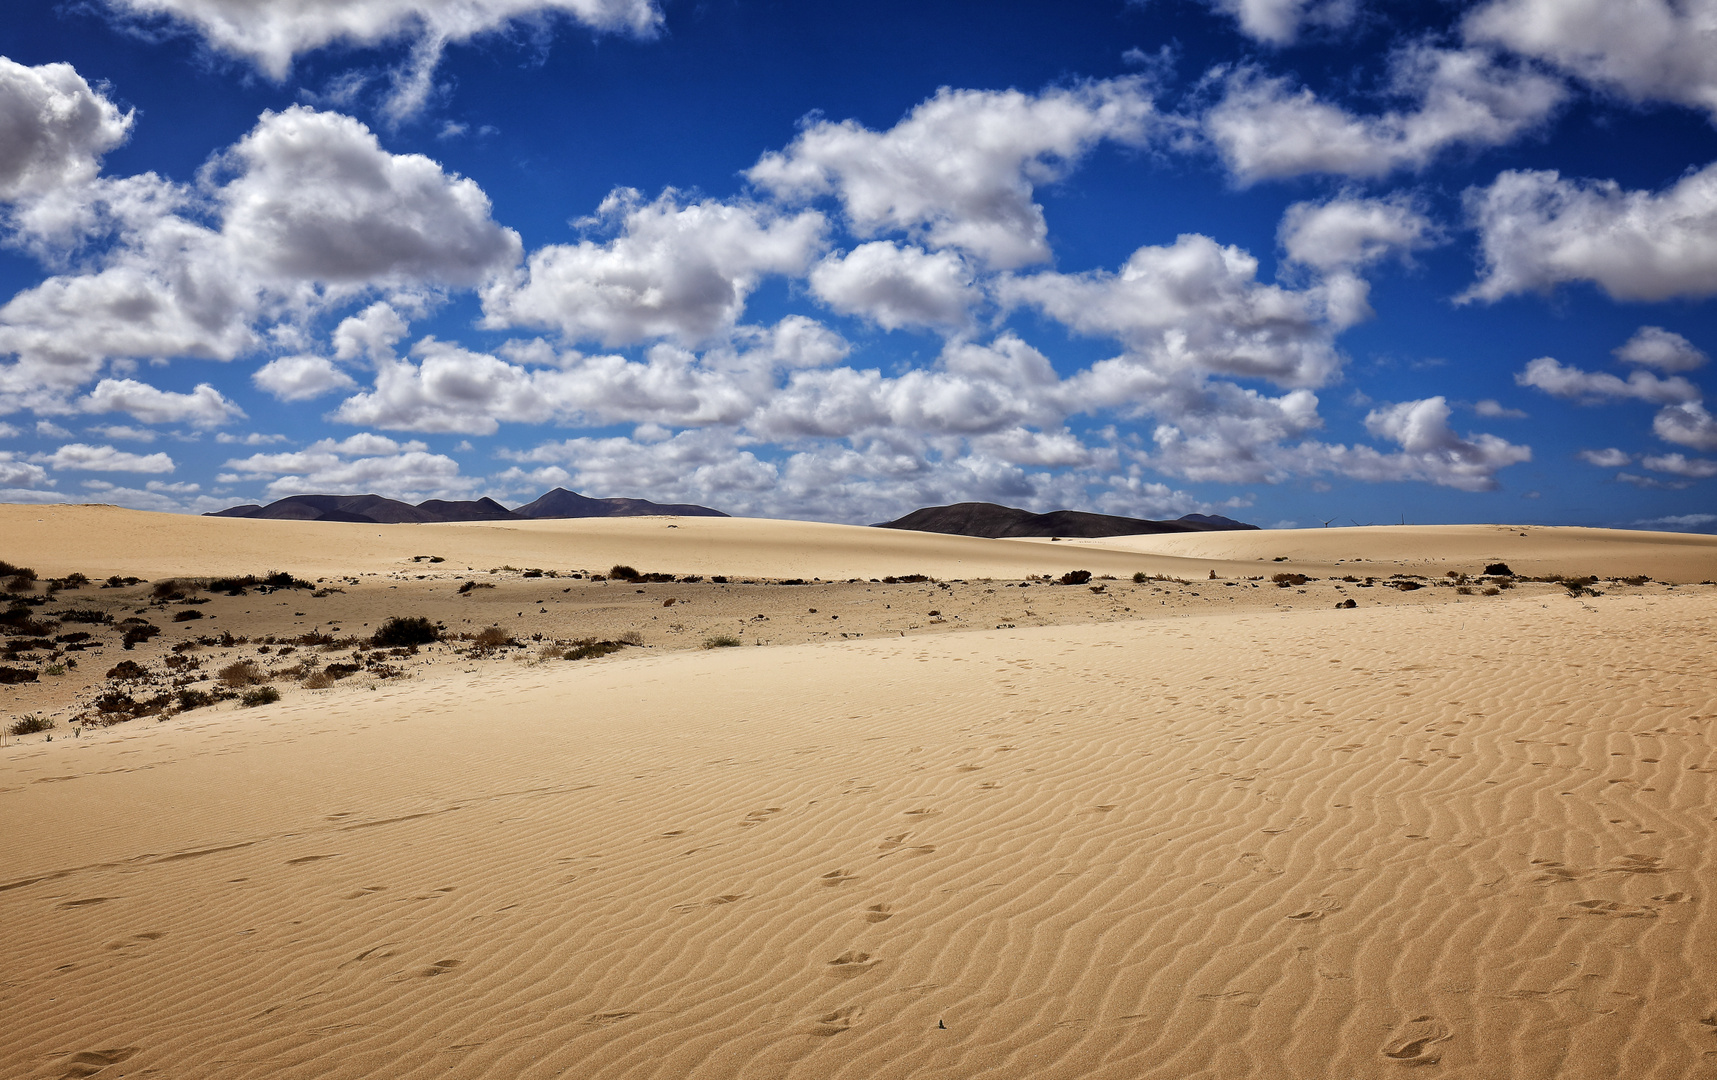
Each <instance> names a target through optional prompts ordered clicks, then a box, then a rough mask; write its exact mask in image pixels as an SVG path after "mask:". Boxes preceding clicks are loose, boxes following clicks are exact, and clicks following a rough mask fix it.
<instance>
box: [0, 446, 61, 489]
mask: <svg viewBox="0 0 1717 1080" xmlns="http://www.w3.org/2000/svg"><path fill="white" fill-rule="evenodd" d="M52 483H53V481H51V480H49V479H48V470H46V469H44V468H42V467H41V466H40V465H36V464H33V463H31V462H28V461H23V460H20V459H19V457H18V455H17V453H16V452H14V451H11V450H0V490H4V489H10V488H40V487H46V486H50V485H52Z"/></svg>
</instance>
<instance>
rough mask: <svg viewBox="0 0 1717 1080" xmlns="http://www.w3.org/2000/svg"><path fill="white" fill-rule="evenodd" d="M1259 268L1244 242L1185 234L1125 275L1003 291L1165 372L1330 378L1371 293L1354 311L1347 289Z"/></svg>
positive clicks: (1302, 382)
mask: <svg viewBox="0 0 1717 1080" xmlns="http://www.w3.org/2000/svg"><path fill="white" fill-rule="evenodd" d="M1257 275H1258V260H1257V259H1256V258H1255V257H1253V256H1252V255H1250V254H1248V253H1247V252H1245V251H1243V250H1241V249H1240V248H1237V247H1232V246H1226V247H1225V246H1222V245H1219V244H1217V243H1216V241H1214V240H1212V239H1210V238H1209V237H1207V236H1200V235H1197V234H1185V235H1182V236H1181V237H1179V238H1178V239H1176V241H1175V242H1174V243H1173V244H1172V245H1169V246H1166V247H1157V246H1146V247H1141V248H1139V249H1138V250H1137V251H1135V252H1133V254H1132V256H1131V257H1130V258H1129V259H1128V260H1127V263H1126V265H1125V266H1124V267H1122V269H1121V272H1120V273H1118V274H1113V273H1108V272H1103V271H1098V272H1092V273H1086V274H1060V273H1054V272H1045V273H1039V274H1035V275H1031V276H1026V277H1013V278H1007V279H1003V280H1001V281H999V282H998V283H997V286H996V290H997V294H998V296H999V297H1000V298H1001V299H1002V300H1003V301H1004V302H1007V303H1010V304H1014V305H1027V306H1031V307H1035V308H1037V309H1038V310H1040V311H1042V312H1044V313H1045V314H1046V315H1049V316H1050V317H1052V318H1054V319H1057V320H1059V321H1060V322H1062V323H1064V324H1066V325H1067V326H1068V327H1070V328H1072V329H1073V330H1076V331H1078V332H1080V333H1082V334H1088V335H1092V336H1100V337H1112V338H1115V339H1117V340H1119V341H1120V342H1122V343H1123V344H1124V345H1126V346H1127V348H1128V350H1129V352H1130V353H1131V354H1133V355H1134V356H1135V357H1137V358H1138V361H1139V362H1142V363H1147V364H1148V365H1149V366H1151V367H1152V368H1154V369H1156V370H1159V371H1201V372H1213V373H1219V374H1224V375H1234V376H1242V377H1249V378H1264V379H1270V380H1271V381H1273V382H1276V383H1279V384H1283V385H1293V386H1316V385H1319V384H1321V383H1323V382H1324V381H1326V380H1327V379H1329V378H1330V376H1331V375H1333V374H1334V372H1335V371H1336V370H1337V369H1338V368H1339V367H1340V365H1341V359H1340V357H1339V356H1338V355H1337V353H1336V351H1335V348H1334V344H1333V338H1334V335H1335V333H1336V332H1337V331H1339V330H1341V329H1344V328H1345V327H1346V326H1347V325H1349V324H1350V323H1351V322H1352V321H1354V319H1355V318H1356V317H1357V316H1358V315H1359V313H1360V312H1363V311H1364V310H1365V309H1364V302H1363V293H1361V298H1360V301H1359V304H1358V311H1356V310H1355V307H1354V305H1353V304H1352V303H1351V301H1352V294H1351V292H1348V291H1344V290H1343V289H1340V288H1338V289H1335V290H1332V289H1331V288H1330V287H1329V286H1327V285H1318V286H1315V287H1312V288H1309V289H1303V290H1295V289H1286V288H1283V287H1281V286H1278V285H1265V284H1262V283H1260V282H1259V281H1258V280H1257ZM1348 284H1351V281H1349V282H1343V283H1342V285H1343V286H1345V285H1348ZM1359 284H1361V286H1363V283H1359Z"/></svg>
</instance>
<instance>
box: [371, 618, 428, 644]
mask: <svg viewBox="0 0 1717 1080" xmlns="http://www.w3.org/2000/svg"><path fill="white" fill-rule="evenodd" d="M440 640H441V628H440V627H439V626H437V625H436V624H435V623H432V622H430V621H429V620H428V619H426V618H424V617H423V616H422V615H395V616H392V617H391V618H389V619H388V621H387V622H385V623H382V626H381V629H380V630H377V631H376V632H375V633H374V634H372V635H371V636H370V644H372V645H377V646H381V647H383V648H393V649H399V648H406V647H408V646H412V645H429V644H432V643H434V642H437V641H440Z"/></svg>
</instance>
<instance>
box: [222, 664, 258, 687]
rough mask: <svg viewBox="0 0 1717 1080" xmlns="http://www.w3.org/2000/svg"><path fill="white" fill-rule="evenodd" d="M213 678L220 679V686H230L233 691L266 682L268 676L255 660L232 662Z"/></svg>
mask: <svg viewBox="0 0 1717 1080" xmlns="http://www.w3.org/2000/svg"><path fill="white" fill-rule="evenodd" d="M215 677H216V678H218V679H220V681H221V685H222V686H230V687H232V688H233V689H234V690H238V689H242V688H243V687H246V686H255V685H256V684H257V683H262V682H267V681H268V676H267V675H266V674H265V673H264V672H263V670H262V668H261V667H259V666H257V663H256V661H255V660H234V661H233V662H232V663H230V664H228V665H227V666H226V667H224V668H221V670H220V671H219V672H217V673H216V676H215Z"/></svg>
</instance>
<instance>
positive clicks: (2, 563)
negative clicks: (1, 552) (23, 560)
mask: <svg viewBox="0 0 1717 1080" xmlns="http://www.w3.org/2000/svg"><path fill="white" fill-rule="evenodd" d="M19 574H28V575H30V578H31V580H35V577H36V572H35V571H34V570H32V569H30V568H29V567H27V566H13V565H12V564H11V563H9V562H7V561H6V560H5V559H0V577H17V576H18V575H19Z"/></svg>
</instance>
